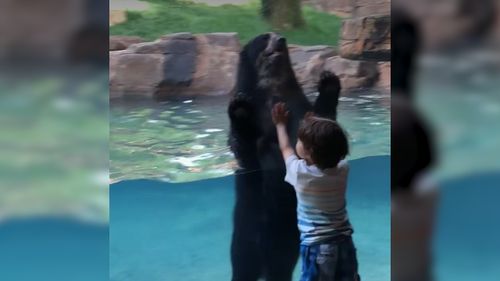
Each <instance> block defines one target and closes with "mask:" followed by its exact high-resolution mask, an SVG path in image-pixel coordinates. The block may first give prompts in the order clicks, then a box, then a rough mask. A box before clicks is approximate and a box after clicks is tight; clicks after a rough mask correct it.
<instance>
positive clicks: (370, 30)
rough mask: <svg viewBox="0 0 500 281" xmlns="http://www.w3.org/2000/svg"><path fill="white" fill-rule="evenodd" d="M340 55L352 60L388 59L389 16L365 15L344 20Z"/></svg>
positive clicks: (389, 39) (389, 57) (389, 50)
mask: <svg viewBox="0 0 500 281" xmlns="http://www.w3.org/2000/svg"><path fill="white" fill-rule="evenodd" d="M340 37H341V39H340V55H341V56H342V57H343V58H347V59H353V60H373V61H390V59H391V16H390V15H381V16H367V17H359V18H352V19H347V20H344V22H343V23H342V31H341V36H340Z"/></svg>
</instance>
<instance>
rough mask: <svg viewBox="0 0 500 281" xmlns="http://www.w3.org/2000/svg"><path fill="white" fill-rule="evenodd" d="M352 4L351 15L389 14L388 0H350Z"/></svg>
mask: <svg viewBox="0 0 500 281" xmlns="http://www.w3.org/2000/svg"><path fill="white" fill-rule="evenodd" d="M333 2H335V1H333ZM352 6H353V7H352V17H366V16H376V15H390V14H391V1H390V0H352Z"/></svg>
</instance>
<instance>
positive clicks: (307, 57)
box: [290, 46, 379, 94]
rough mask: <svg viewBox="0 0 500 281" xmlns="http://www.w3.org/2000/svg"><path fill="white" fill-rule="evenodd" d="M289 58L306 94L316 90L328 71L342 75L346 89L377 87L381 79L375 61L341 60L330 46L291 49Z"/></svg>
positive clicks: (295, 47) (292, 47) (294, 47)
mask: <svg viewBox="0 0 500 281" xmlns="http://www.w3.org/2000/svg"><path fill="white" fill-rule="evenodd" d="M290 57H291V59H292V66H293V68H294V71H295V75H296V77H297V80H298V81H299V83H300V84H301V85H302V89H303V90H304V92H305V93H307V94H309V93H313V92H316V91H317V85H318V81H319V77H320V75H321V72H322V71H325V70H328V71H331V72H333V73H335V74H336V75H337V76H339V78H340V81H341V84H342V88H343V89H344V90H352V89H358V88H367V87H375V86H376V83H377V81H378V78H379V67H378V64H377V63H376V62H372V61H355V60H349V59H345V58H341V57H340V56H338V54H337V52H336V51H335V50H334V49H332V48H331V47H326V46H315V47H300V46H291V47H290Z"/></svg>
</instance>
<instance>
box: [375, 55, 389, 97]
mask: <svg viewBox="0 0 500 281" xmlns="http://www.w3.org/2000/svg"><path fill="white" fill-rule="evenodd" d="M378 72H379V77H378V82H377V87H378V88H382V89H386V90H390V88H391V62H379V63H378Z"/></svg>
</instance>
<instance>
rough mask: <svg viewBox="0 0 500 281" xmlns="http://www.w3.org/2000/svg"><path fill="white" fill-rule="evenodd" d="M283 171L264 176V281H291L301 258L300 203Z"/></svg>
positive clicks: (268, 172) (274, 171)
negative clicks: (298, 222) (298, 226)
mask: <svg viewBox="0 0 500 281" xmlns="http://www.w3.org/2000/svg"><path fill="white" fill-rule="evenodd" d="M284 177H285V171H284V170H281V169H280V170H268V171H264V172H263V178H264V190H265V196H264V197H265V205H266V207H265V208H266V211H265V212H266V218H267V221H266V224H265V239H264V243H265V244H264V249H265V250H266V252H265V262H264V264H265V269H264V272H265V280H266V281H291V280H292V274H293V270H294V268H295V265H296V264H297V260H298V257H299V247H300V239H299V231H298V228H297V210H296V209H297V200H296V195H295V192H294V190H293V187H292V186H291V185H289V184H288V183H286V182H284V181H283V178H284Z"/></svg>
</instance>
